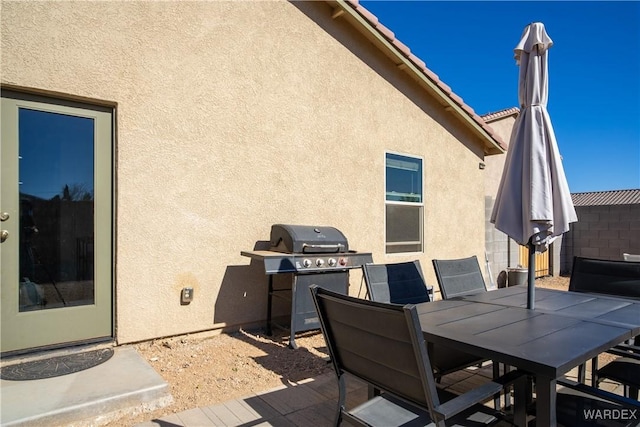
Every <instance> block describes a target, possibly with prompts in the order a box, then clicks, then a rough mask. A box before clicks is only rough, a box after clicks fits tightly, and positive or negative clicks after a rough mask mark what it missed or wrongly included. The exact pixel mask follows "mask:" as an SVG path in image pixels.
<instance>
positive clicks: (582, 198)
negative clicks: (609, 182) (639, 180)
mask: <svg viewBox="0 0 640 427" xmlns="http://www.w3.org/2000/svg"><path fill="white" fill-rule="evenodd" d="M571 199H572V200H573V205H574V206H606V205H638V204H640V189H631V190H612V191H592V192H588V193H573V194H571Z"/></svg>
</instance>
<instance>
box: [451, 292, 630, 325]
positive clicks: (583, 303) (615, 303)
mask: <svg viewBox="0 0 640 427" xmlns="http://www.w3.org/2000/svg"><path fill="white" fill-rule="evenodd" d="M460 299H462V300H464V301H476V302H485V303H491V304H498V305H503V306H508V307H526V305H527V287H526V286H513V287H510V288H504V289H498V290H495V291H490V292H483V293H480V294H475V295H469V296H463V297H460ZM535 299H536V302H535V311H537V312H543V313H553V314H558V315H561V316H567V317H573V318H578V319H589V320H594V321H599V322H601V323H603V324H609V325H613V326H624V327H628V328H630V329H631V331H632V334H633V335H640V301H639V300H635V299H628V298H619V297H614V296H610V295H599V294H588V293H581V292H567V291H559V290H554V289H544V288H536V294H535Z"/></svg>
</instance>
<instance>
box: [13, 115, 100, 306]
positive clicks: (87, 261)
mask: <svg viewBox="0 0 640 427" xmlns="http://www.w3.org/2000/svg"><path fill="white" fill-rule="evenodd" d="M18 124H19V131H18V138H19V141H20V143H19V157H18V158H19V168H18V170H19V178H18V179H19V181H18V186H19V189H20V255H19V258H20V292H19V311H21V312H22V311H29V310H45V309H52V308H60V307H67V306H75V305H87V304H93V303H94V280H93V228H94V223H93V209H94V204H93V197H94V196H93V194H94V183H93V157H94V150H93V135H94V132H95V129H94V121H93V119H91V118H87V117H77V116H69V115H64V114H58V113H51V112H47V111H38V110H31V109H26V108H19V109H18Z"/></svg>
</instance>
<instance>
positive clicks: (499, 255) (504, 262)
mask: <svg viewBox="0 0 640 427" xmlns="http://www.w3.org/2000/svg"><path fill="white" fill-rule="evenodd" d="M494 203H495V199H494V198H493V197H491V196H485V250H486V252H487V257H488V259H489V268H490V269H491V276H492V277H493V282H494V283H495V281H496V279H497V277H498V273H500V272H501V271H502V270H506V268H507V267H513V266H515V264H517V263H518V261H517V252H516V255H515V258H513V254H511V257H510V254H509V238H508V237H507V235H506V234H504V233H503V232H501V231H499V230H497V229H496V228H495V226H494V225H493V224H492V223H491V212H492V211H493V205H494ZM516 251H517V248H516ZM511 259H513V261H514V263H515V264H514V265H513V266H511V265H509V263H510V261H511ZM478 261H480V264H484V266H485V268H484V270H486V263H485V260H478ZM484 273H485V275H486V274H487V272H486V271H485V272H484ZM486 279H487V284H489V278H488V277H486Z"/></svg>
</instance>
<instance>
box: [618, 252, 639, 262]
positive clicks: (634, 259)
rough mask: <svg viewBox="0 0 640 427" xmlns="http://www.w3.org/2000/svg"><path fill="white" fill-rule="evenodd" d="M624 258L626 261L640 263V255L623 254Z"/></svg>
mask: <svg viewBox="0 0 640 427" xmlns="http://www.w3.org/2000/svg"><path fill="white" fill-rule="evenodd" d="M622 258H623V259H624V260H625V261H632V262H640V255H637V254H627V253H624V254H622Z"/></svg>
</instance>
